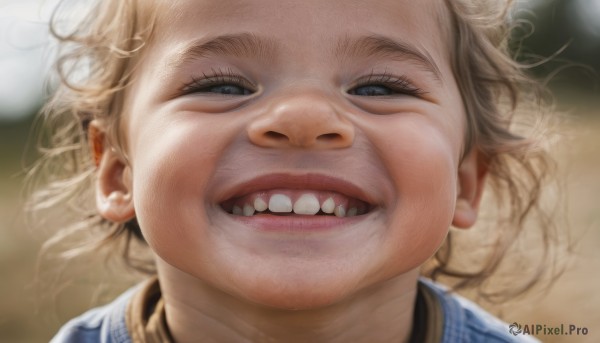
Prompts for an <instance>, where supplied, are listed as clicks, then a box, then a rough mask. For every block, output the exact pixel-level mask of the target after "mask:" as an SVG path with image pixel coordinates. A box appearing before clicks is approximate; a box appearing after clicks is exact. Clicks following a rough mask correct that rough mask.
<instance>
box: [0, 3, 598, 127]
mask: <svg viewBox="0 0 600 343" xmlns="http://www.w3.org/2000/svg"><path fill="white" fill-rule="evenodd" d="M57 1H58V0H0V124H1V123H2V122H6V121H14V120H19V119H22V118H24V117H25V116H28V115H31V114H33V113H34V112H35V111H36V110H37V109H38V108H39V107H40V105H41V104H42V103H43V101H44V100H43V99H44V98H45V97H46V96H47V91H45V89H46V88H47V87H45V80H46V79H47V77H48V71H49V70H50V66H51V65H52V63H53V60H54V58H53V50H52V46H53V45H55V44H53V42H52V40H51V39H50V37H49V35H48V21H49V18H50V15H51V13H52V9H53V8H54V7H55V6H56V3H57ZM520 2H522V3H525V4H526V5H528V6H533V7H535V6H543V5H544V3H548V1H547V0H521V1H520ZM79 4H81V1H80V2H79ZM571 4H572V9H573V11H574V13H575V15H576V17H577V22H578V23H579V24H580V27H581V30H583V31H585V32H587V34H589V35H590V36H593V37H596V38H597V39H598V37H600V0H571ZM80 10H81V8H80Z"/></svg>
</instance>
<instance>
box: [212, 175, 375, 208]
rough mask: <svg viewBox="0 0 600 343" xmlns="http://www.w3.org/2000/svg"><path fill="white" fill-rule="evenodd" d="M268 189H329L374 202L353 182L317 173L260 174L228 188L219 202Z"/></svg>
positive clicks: (371, 203) (371, 197)
mask: <svg viewBox="0 0 600 343" xmlns="http://www.w3.org/2000/svg"><path fill="white" fill-rule="evenodd" d="M270 189H304V190H307V191H308V190H320V191H331V192H336V193H339V194H342V195H345V196H348V197H351V198H355V199H358V200H361V201H364V202H366V203H368V204H370V205H374V204H375V202H376V201H375V199H374V197H373V196H372V195H371V194H369V193H367V192H366V191H365V190H363V189H362V188H361V187H359V186H357V185H356V184H354V183H353V182H350V181H347V180H344V179H340V178H337V177H333V176H329V175H324V174H317V173H306V174H299V175H295V174H288V173H275V174H265V175H261V176H258V177H255V178H253V179H250V180H247V181H244V182H241V183H239V184H237V185H234V186H233V187H231V188H229V189H228V190H226V191H225V192H224V194H223V195H222V196H221V197H219V198H220V200H219V202H225V201H227V200H230V199H233V198H236V197H241V196H244V195H247V194H250V193H254V192H258V191H266V190H270Z"/></svg>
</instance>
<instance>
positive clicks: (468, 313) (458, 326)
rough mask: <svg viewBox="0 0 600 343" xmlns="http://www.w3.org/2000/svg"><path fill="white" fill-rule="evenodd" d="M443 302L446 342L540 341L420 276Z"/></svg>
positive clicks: (524, 342)
mask: <svg viewBox="0 0 600 343" xmlns="http://www.w3.org/2000/svg"><path fill="white" fill-rule="evenodd" d="M419 282H421V284H423V285H424V286H425V287H426V288H427V289H428V290H430V291H431V292H432V293H433V294H434V295H435V296H436V298H437V299H438V301H439V302H440V305H441V308H442V311H443V315H444V334H443V338H442V342H443V343H446V342H490V343H506V342H515V343H529V342H531V343H533V342H539V341H538V340H537V339H536V338H535V337H533V336H528V335H513V334H512V333H511V332H510V327H509V324H507V323H505V322H503V321H501V320H500V319H498V318H496V317H494V316H492V315H491V314H489V313H488V312H486V311H485V310H483V309H482V308H481V307H479V306H478V305H476V304H475V303H473V302H471V301H469V300H467V299H465V298H463V297H461V296H459V295H456V294H453V293H451V292H448V289H447V288H446V287H444V286H442V285H439V284H437V283H435V282H433V281H431V280H428V279H424V278H421V279H420V280H419Z"/></svg>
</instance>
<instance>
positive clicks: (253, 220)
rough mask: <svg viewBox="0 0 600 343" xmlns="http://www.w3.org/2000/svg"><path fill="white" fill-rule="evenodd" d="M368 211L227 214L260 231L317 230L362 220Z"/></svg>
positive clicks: (338, 226)
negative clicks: (350, 213)
mask: <svg viewBox="0 0 600 343" xmlns="http://www.w3.org/2000/svg"><path fill="white" fill-rule="evenodd" d="M368 215H369V213H367V214H363V215H360V216H353V217H336V216H321V215H316V216H311V215H289V216H277V215H272V214H258V215H254V216H251V217H245V216H237V215H235V216H234V215H231V214H229V217H230V218H233V219H234V220H236V221H239V222H242V223H243V224H245V225H247V226H250V227H252V228H254V229H257V230H260V231H274V232H318V231H327V230H332V229H335V228H340V227H343V226H347V225H351V224H354V223H357V222H359V221H362V220H364V219H365V218H366V217H367V216H368Z"/></svg>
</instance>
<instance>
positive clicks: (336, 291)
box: [236, 273, 358, 310]
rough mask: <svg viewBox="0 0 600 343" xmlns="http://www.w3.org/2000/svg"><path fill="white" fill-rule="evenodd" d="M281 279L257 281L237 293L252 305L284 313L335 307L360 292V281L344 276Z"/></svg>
mask: <svg viewBox="0 0 600 343" xmlns="http://www.w3.org/2000/svg"><path fill="white" fill-rule="evenodd" d="M306 276H307V274H306V273H305V274H304V275H302V274H300V275H299V276H296V277H290V276H289V275H288V276H279V277H273V278H270V279H260V278H254V279H253V282H251V283H250V284H247V285H246V287H244V288H245V289H242V288H241V287H238V288H237V289H236V293H238V294H241V296H242V297H243V298H245V299H247V300H249V301H250V302H253V303H256V304H259V305H262V306H265V307H269V308H274V309H280V310H312V309H318V308H323V307H327V306H331V305H334V304H336V303H339V302H341V301H343V300H344V299H346V298H347V297H349V296H351V295H352V294H354V293H355V292H357V291H358V289H354V288H353V287H352V286H351V285H356V282H351V281H350V280H344V279H342V278H340V277H337V278H335V279H333V278H331V277H315V276H313V277H312V278H310V277H309V278H307V277H306Z"/></svg>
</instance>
